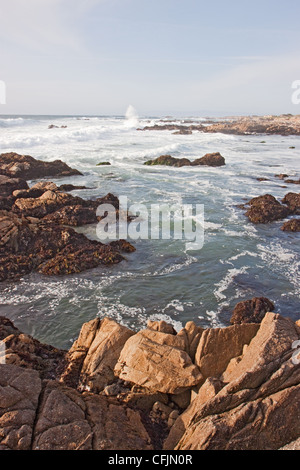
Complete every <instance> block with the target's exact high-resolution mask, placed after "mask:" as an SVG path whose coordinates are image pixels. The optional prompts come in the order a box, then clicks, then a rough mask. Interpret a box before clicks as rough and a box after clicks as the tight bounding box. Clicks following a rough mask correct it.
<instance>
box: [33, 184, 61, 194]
mask: <svg viewBox="0 0 300 470" xmlns="http://www.w3.org/2000/svg"><path fill="white" fill-rule="evenodd" d="M30 189H39V190H41V191H42V194H43V193H45V192H46V191H58V187H57V185H56V184H55V183H52V182H51V181H39V182H38V183H35V184H34V185H33V186H31V188H30Z"/></svg>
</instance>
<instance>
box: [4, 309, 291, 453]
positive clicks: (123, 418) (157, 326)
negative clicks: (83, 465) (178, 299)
mask: <svg viewBox="0 0 300 470" xmlns="http://www.w3.org/2000/svg"><path fill="white" fill-rule="evenodd" d="M253 306H255V302H254V304H253ZM254 310H255V308H254ZM0 340H2V341H3V342H4V345H5V348H4V350H5V351H4V355H3V347H2V356H1V357H0V362H1V363H2V364H1V365H0V449H18V450H29V449H34V450H38V449H39V450H62V449H63V450H79V449H81V450H92V449H93V450H151V449H161V448H162V447H163V448H164V449H165V450H173V449H176V450H180V451H186V450H189V451H190V450H251V449H252V450H271V449H282V448H297V441H298V440H299V438H300V420H299V409H300V349H299V344H300V321H298V322H296V323H294V322H293V321H292V320H290V319H289V318H284V317H282V316H280V315H278V314H275V313H271V312H268V313H266V314H265V316H264V318H263V319H262V321H261V323H244V324H235V325H233V326H230V327H227V328H216V329H211V328H208V329H206V330H204V329H202V328H201V327H200V326H197V325H195V323H194V322H188V323H187V324H186V325H185V327H184V328H183V329H182V330H181V331H180V332H179V333H176V331H175V330H174V329H173V327H172V326H171V325H168V324H166V323H165V322H149V324H148V327H147V328H146V329H144V330H142V331H139V332H137V333H135V332H133V331H131V330H129V329H127V328H125V327H123V326H121V325H118V324H117V323H116V322H115V321H113V320H111V319H109V318H104V319H102V320H101V319H99V318H96V319H94V320H91V321H89V322H88V323H85V324H84V325H83V326H82V329H81V332H80V334H79V337H78V339H77V340H76V341H75V342H74V344H73V346H72V347H71V349H70V351H68V352H66V351H59V350H56V349H55V348H53V347H51V346H46V345H42V344H41V343H39V342H38V341H37V340H34V339H33V338H31V337H30V336H28V335H24V334H22V333H21V332H20V331H19V330H18V329H17V328H16V327H15V326H14V325H13V324H12V323H11V322H10V321H9V320H7V319H5V318H3V317H0ZM194 351H196V352H195V358H194V359H192V357H191V356H190V355H189V354H192V355H194ZM3 362H5V363H3Z"/></svg>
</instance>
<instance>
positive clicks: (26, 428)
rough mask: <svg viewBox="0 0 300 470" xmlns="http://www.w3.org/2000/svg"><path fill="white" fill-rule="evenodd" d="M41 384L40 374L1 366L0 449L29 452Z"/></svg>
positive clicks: (10, 366)
mask: <svg viewBox="0 0 300 470" xmlns="http://www.w3.org/2000/svg"><path fill="white" fill-rule="evenodd" d="M41 388H42V384H41V380H40V378H39V374H38V372H36V371H35V370H29V369H23V368H20V367H16V366H13V365H8V364H0V450H30V449H31V436H32V432H33V428H34V424H35V417H36V412H37V407H38V401H39V396H40V392H41Z"/></svg>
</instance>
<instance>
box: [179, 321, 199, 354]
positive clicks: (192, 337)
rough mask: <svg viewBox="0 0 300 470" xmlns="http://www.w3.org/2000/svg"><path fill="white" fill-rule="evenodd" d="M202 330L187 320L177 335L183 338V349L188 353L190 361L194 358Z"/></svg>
mask: <svg viewBox="0 0 300 470" xmlns="http://www.w3.org/2000/svg"><path fill="white" fill-rule="evenodd" d="M203 331H204V329H203V328H201V327H200V326H197V325H196V324H195V323H194V322H193V321H189V322H187V323H186V325H185V327H184V328H183V329H182V330H180V331H179V333H178V336H180V337H182V338H183V339H184V342H185V351H186V352H187V353H188V355H189V356H190V358H191V359H192V361H194V359H195V354H196V350H197V347H198V344H199V341H200V338H201V336H202V333H203Z"/></svg>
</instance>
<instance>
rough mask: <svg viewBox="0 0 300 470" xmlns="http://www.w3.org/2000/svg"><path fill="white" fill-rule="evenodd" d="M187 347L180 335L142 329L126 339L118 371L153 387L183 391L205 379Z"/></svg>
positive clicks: (163, 390) (128, 378)
mask: <svg viewBox="0 0 300 470" xmlns="http://www.w3.org/2000/svg"><path fill="white" fill-rule="evenodd" d="M184 349H185V342H184V339H183V338H182V337H179V336H178V335H176V336H174V335H170V334H167V333H161V332H158V331H154V330H150V329H146V330H142V331H140V332H139V333H137V334H136V335H134V336H132V337H131V338H130V339H129V340H128V341H127V342H126V343H125V346H124V348H123V349H122V351H121V354H120V357H119V360H118V362H117V364H116V367H115V373H116V375H118V376H119V377H120V378H121V379H123V380H126V381H129V382H132V383H134V384H137V385H140V386H143V387H146V388H148V389H150V390H152V391H158V392H162V393H170V394H180V393H182V392H184V391H185V390H188V389H189V388H191V387H193V386H195V385H197V384H198V383H199V382H200V381H201V379H202V376H201V374H200V372H199V369H198V367H196V366H195V365H194V364H193V363H192V360H191V358H190V357H189V355H188V354H187V353H186V352H185V351H184Z"/></svg>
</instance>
